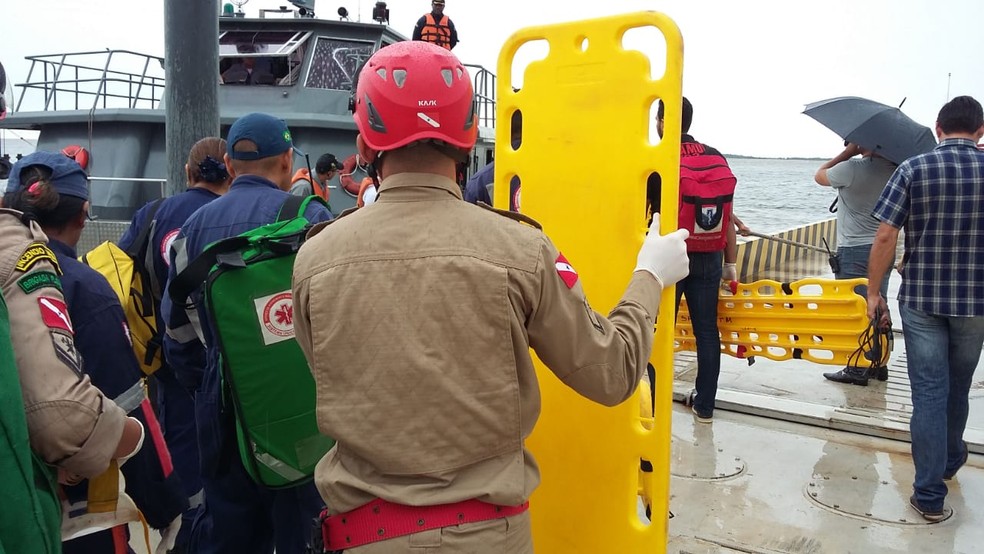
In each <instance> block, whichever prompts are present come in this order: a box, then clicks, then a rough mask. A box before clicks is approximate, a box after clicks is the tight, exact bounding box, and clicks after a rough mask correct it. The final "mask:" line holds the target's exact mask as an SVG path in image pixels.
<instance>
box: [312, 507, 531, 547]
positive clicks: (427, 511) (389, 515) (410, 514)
mask: <svg viewBox="0 0 984 554" xmlns="http://www.w3.org/2000/svg"><path fill="white" fill-rule="evenodd" d="M529 507H530V503H529V502H524V503H523V504H520V505H519V506H499V505H496V504H489V503H488V502H482V501H480V500H475V499H471V500H463V501H461V502H455V503H454V504H438V505H436V506H405V505H403V504H394V503H392V502H387V501H385V500H383V499H381V498H377V499H376V500H373V501H372V502H369V503H368V504H364V505H362V506H359V507H358V508H356V509H354V510H352V511H350V512H345V513H343V514H337V515H334V516H330V517H327V518H324V520H323V521H322V524H321V534H322V538H323V539H324V541H325V549H326V550H343V549H346V548H355V547H357V546H362V545H365V544H369V543H373V542H378V541H384V540H387V539H392V538H396V537H402V536H404V535H410V534H413V533H419V532H421V531H427V530H428V529H438V528H441V527H450V526H451V525H459V524H462V523H474V522H476V521H487V520H490V519H499V518H503V517H509V516H514V515H517V514H521V513H523V512H525V511H526V510H527V508H529Z"/></svg>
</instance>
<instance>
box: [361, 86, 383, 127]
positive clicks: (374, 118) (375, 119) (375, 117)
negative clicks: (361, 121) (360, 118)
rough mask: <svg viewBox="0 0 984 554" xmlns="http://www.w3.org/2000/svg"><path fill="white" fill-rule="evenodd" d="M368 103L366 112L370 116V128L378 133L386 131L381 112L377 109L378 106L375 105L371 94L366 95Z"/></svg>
mask: <svg viewBox="0 0 984 554" xmlns="http://www.w3.org/2000/svg"><path fill="white" fill-rule="evenodd" d="M365 103H366V114H367V115H368V116H369V117H368V118H367V119H368V120H369V128H370V129H372V130H373V131H376V132H377V133H385V132H386V125H384V124H383V118H382V117H380V115H379V112H378V111H377V110H376V106H374V105H373V103H372V100H371V99H370V98H369V95H368V94H367V95H365Z"/></svg>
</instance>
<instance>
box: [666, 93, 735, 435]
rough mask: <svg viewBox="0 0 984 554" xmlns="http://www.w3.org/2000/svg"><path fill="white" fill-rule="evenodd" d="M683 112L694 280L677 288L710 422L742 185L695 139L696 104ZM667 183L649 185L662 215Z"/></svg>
mask: <svg viewBox="0 0 984 554" xmlns="http://www.w3.org/2000/svg"><path fill="white" fill-rule="evenodd" d="M681 107H682V114H681V127H682V128H681V131H682V133H683V136H682V138H681V139H680V204H679V209H680V214H679V225H680V228H681V229H688V230H691V236H690V238H689V239H688V240H687V254H688V256H689V257H690V275H689V276H688V277H686V278H685V279H683V280H681V281H680V283H679V284H678V285H677V287H676V305H677V308H679V306H680V299H681V298H682V297H683V296H686V297H687V307H688V309H689V310H690V322H691V325H692V326H693V331H694V339H695V341H696V343H697V378H696V380H695V383H694V386H695V390H694V392H692V393H691V396H690V398H689V402H691V403H692V411H693V413H694V416H696V418H697V421H698V422H700V423H710V422H711V421H712V418H713V417H714V401H715V398H716V397H717V385H718V377H719V375H720V373H721V335H720V333H719V332H718V324H717V310H718V289H719V288H720V286H721V281H722V280H724V281H737V280H738V271H737V264H736V262H735V260H736V258H737V257H738V245H737V243H738V239H737V236H736V233H735V224H734V221H733V220H732V206H733V203H734V191H735V186H736V185H737V180H736V179H735V176H734V174H733V173H732V172H731V169H730V168H729V167H728V161H727V160H726V159H725V158H724V156H723V155H721V153H720V152H718V150H717V149H716V148H712V147H710V146H708V145H706V144H703V143H701V142H698V141H697V140H696V139H694V137H693V136H691V135H690V134H689V133H690V124H691V123H692V121H693V117H694V108H693V105H691V103H690V100H687V98H686V97H684V98H683V101H682V103H681ZM664 111H665V110H664V104H663V101H662V100H660V101H659V106H658V108H657V112H656V132H657V133H659V136H660V137H662V136H663V116H664ZM661 183H662V180H661V178H660V176H659V174H658V173H654V174H652V176H651V177H650V179H649V182H648V183H647V191H646V196H647V198H648V201H649V204H650V211H651V212H652V213H653V214H656V213H659V204H660V187H661ZM649 378H650V383H652V382H653V381H655V371H654V370H650V376H649ZM653 388H654V389H655V386H654V387H653Z"/></svg>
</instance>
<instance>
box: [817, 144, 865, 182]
mask: <svg viewBox="0 0 984 554" xmlns="http://www.w3.org/2000/svg"><path fill="white" fill-rule="evenodd" d="M860 153H861V148H860V147H859V146H858V145H856V144H854V143H850V142H849V143H847V144H846V145H845V146H844V150H842V151H841V153H840V154H837V155H836V156H834V157H833V158H831V159H830V160H828V161H827V162H825V163H824V164H823V165H821V166H820V169H818V170H817V172H816V174H815V175H814V176H813V180H814V181H816V182H817V184H818V185H820V186H823V187H829V186H831V182H830V181H831V179H830V176H829V175H827V171H828V170H830V169H831V168H832V167H834V166H836V165H837V164H839V163H841V162H845V161H847V160H850V159H851V158H853V157H854V156H857V155H858V154H860Z"/></svg>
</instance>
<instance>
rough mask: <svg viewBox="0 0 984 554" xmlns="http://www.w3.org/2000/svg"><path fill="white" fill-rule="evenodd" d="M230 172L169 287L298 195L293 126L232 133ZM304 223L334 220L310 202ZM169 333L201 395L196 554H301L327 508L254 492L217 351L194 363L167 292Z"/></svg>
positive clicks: (315, 501)
mask: <svg viewBox="0 0 984 554" xmlns="http://www.w3.org/2000/svg"><path fill="white" fill-rule="evenodd" d="M227 140H228V143H227V147H226V155H225V158H224V161H225V164H226V166H227V167H228V168H229V170H230V173H231V174H232V175H233V177H234V178H235V180H234V181H233V182H232V186H231V188H230V189H229V192H228V193H227V194H226V195H224V196H223V197H222V198H219V199H217V200H214V201H213V202H210V203H209V204H207V205H206V206H204V207H202V208H201V209H199V210H198V211H197V212H195V213H194V214H193V215H192V216H191V217H190V218H189V219H188V220H187V221H186V222H185V223H184V225H182V227H181V232H180V233H179V234H178V237H177V240H175V242H174V245H173V246H172V249H173V257H172V264H171V267H170V271H169V273H168V280H169V282H170V281H171V280H173V279H174V277H175V275H177V274H178V273H180V272H181V270H182V269H184V268H185V267H186V266H187V264H188V263H189V262H190V261H192V260H194V259H195V258H196V257H197V256H198V255H199V254H201V253H202V251H203V250H204V249H205V247H206V246H208V245H209V244H211V243H213V242H215V241H218V240H221V239H225V238H229V237H234V236H236V235H239V234H241V233H243V232H246V231H250V230H252V229H255V228H257V227H260V226H263V225H266V224H268V223H273V222H274V221H276V220H277V215H278V213H279V211H280V208H281V206H282V205H283V203H284V201H285V200H286V199H287V198H288V197H289V196H290V195H289V193H287V192H286V191H287V190H289V189H290V182H291V170H292V168H293V159H292V158H293V143H292V142H291V137H290V131H289V130H288V129H287V125H286V124H285V123H284V122H283V121H282V120H280V119H277V118H275V117H272V116H270V115H266V114H260V113H253V114H248V115H245V116H243V117H241V118H239V119H238V120H237V121H236V122H235V123H234V124H233V125H232V127H231V128H230V129H229V136H228V138H227ZM304 215H305V216H306V217H307V219H308V220H309V221H311V222H313V223H316V222H320V221H327V220H329V219H331V213H330V212H329V211H328V209H327V208H325V207H324V206H323V205H321V204H318V203H313V202H312V203H311V204H309V205H308V207H307V209H306V211H305V212H304ZM192 299H193V300H195V302H194V303H195V305H196V306H198V308H197V312H196V314H197V319H198V321H199V322H200V323H201V327H200V331H201V333H202V335H203V337H202V338H203V339H204V342H205V344H206V345H213V344H214V341H213V340H212V337H213V336H214V330H213V328H212V324H211V322H210V321H209V320H208V315H207V312H206V311H205V309H204V307H203V302H201V301H200V299H201V291H200V289H199V290H198V291H196V292H195V293H193V294H192ZM161 312H162V316H163V318H164V320H165V322H166V324H167V336H166V337H165V339H164V352H165V356H166V357H167V360H168V363H169V364H170V365H171V367H172V368H173V369H174V371H175V373H176V375H177V377H178V379H179V380H181V382H182V383H184V384H186V385H191V386H193V387H194V389H195V390H196V395H195V414H196V419H197V423H198V439H199V440H198V443H199V448H200V456H201V464H202V482H203V485H204V490H205V509H204V512H205V514H206V515H207V519H206V520H204V523H203V524H201V525H199V523H198V522H197V521H196V523H195V525H194V528H193V530H192V537H191V548H190V549H191V551H192V552H196V553H203V554H207V553H230V554H231V553H239V552H251V553H265V552H270V553H272V552H273V551H274V547H276V551H277V552H303V551H304V548H305V543H306V541H307V539H308V538H309V536H310V530H311V523H312V521H313V519H314V518H315V517H317V516H318V513H319V511H320V509H321V507H322V506H323V502H322V501H321V497H320V495H319V494H318V491H317V489H316V488H315V486H314V483H313V482H312V483H308V484H305V485H301V486H298V487H292V488H286V489H268V488H265V487H262V486H260V485H258V484H257V483H255V482H254V481H253V480H252V479H251V478H250V477H249V474H248V473H247V472H246V469H245V468H244V467H243V465H242V461H241V460H240V457H239V452H238V444H237V440H236V429H235V423H234V419H233V413H232V410H231V408H230V407H229V406H227V405H225V404H224V403H223V402H222V394H221V387H220V381H221V371H220V367H219V359H218V357H219V351H218V349H217V348H214V347H212V348H207V351H206V361H205V364H204V365H203V364H202V363H201V360H200V359H198V358H196V357H189V356H187V348H188V344H189V343H194V342H195V341H197V340H199V338H198V331H197V330H196V329H195V327H194V326H193V325H192V323H191V322H190V320H189V317H188V314H187V312H186V311H185V310H184V309H183V307H181V306H175V305H173V304H172V302H171V299H170V298H169V296H168V294H167V293H166V292H165V294H164V298H163V301H162V308H161Z"/></svg>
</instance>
